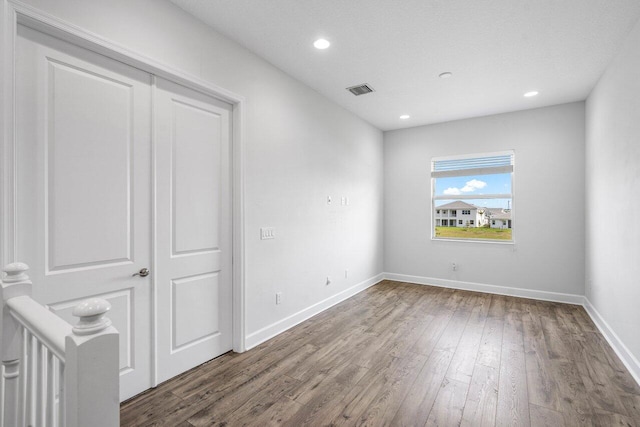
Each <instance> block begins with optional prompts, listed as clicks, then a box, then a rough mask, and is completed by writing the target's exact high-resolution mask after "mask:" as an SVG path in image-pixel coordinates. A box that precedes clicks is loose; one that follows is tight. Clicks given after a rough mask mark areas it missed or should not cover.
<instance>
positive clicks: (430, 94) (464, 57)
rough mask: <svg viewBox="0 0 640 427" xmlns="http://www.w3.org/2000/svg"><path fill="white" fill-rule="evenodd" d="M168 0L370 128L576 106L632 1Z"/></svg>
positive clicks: (632, 13)
mask: <svg viewBox="0 0 640 427" xmlns="http://www.w3.org/2000/svg"><path fill="white" fill-rule="evenodd" d="M171 1H172V2H173V3H175V4H176V5H178V6H179V7H181V8H183V9H184V10H186V11H187V12H189V13H191V14H193V15H194V16H196V17H198V18H199V19H201V20H203V21H204V22H206V23H207V24H209V25H210V26H211V27H213V28H214V29H215V30H217V31H218V32H220V33H222V34H224V35H226V36H227V37H229V38H231V39H233V40H235V41H236V42H238V43H239V44H241V45H243V46H245V47H246V48H248V49H249V50H251V51H253V52H254V53H256V54H258V55H259V56H261V57H263V58H265V59H266V60H267V61H269V62H271V63H272V64H274V65H275V66H277V67H278V68H280V69H282V70H283V71H285V72H286V73H288V74H290V75H291V76H293V77H295V78H297V79H298V80H300V81H302V82H304V83H305V84H307V85H308V86H310V87H312V88H314V89H315V90H317V91H318V92H320V93H322V94H323V95H325V96H326V97H328V98H330V99H332V100H333V101H335V102H336V103H338V104H340V105H342V106H343V107H344V108H346V109H348V110H350V111H352V112H354V113H355V114H357V115H358V116H360V117H362V118H363V119H364V120H366V121H368V122H369V123H371V124H373V125H374V126H376V127H378V128H380V129H382V130H391V129H398V128H404V127H411V126H418V125H423V124H428V123H436V122H443V121H449V120H455V119H461V118H466V117H476V116H483V115H488V114H495V113H501V112H507V111H516V110H523V109H528V108H535V107H542V106H546V105H554V104H560V103H565V102H572V101H580V100H584V99H585V98H586V97H587V96H588V94H589V92H590V91H591V89H592V88H593V86H594V85H595V83H596V82H597V80H598V78H599V77H600V76H601V75H602V73H603V71H604V70H605V68H606V66H607V65H608V64H609V63H610V61H611V60H612V59H613V56H614V55H615V53H616V52H617V50H618V48H619V47H620V46H621V45H622V43H623V42H624V39H625V37H626V36H627V34H628V33H629V32H630V31H631V29H632V28H633V26H634V25H635V23H636V22H637V21H638V19H639V17H640V0H528V1H525V0H485V1H481V0H322V1H321V0H171ZM319 37H323V38H326V39H327V40H329V41H330V42H331V47H330V48H329V49H326V50H322V51H321V50H317V49H315V48H314V47H313V45H312V43H313V41H314V40H315V39H317V38H319ZM445 71H450V72H452V73H453V76H452V77H451V78H449V79H440V78H438V75H439V74H440V73H442V72H445ZM360 83H368V84H369V85H370V86H371V87H373V88H374V89H375V92H373V93H371V94H368V95H363V96H359V97H355V96H354V95H352V94H351V93H349V92H348V91H346V90H345V88H346V87H349V86H354V85H357V84H360ZM529 90H537V91H539V92H540V94H539V95H538V96H537V97H534V98H524V97H523V96H522V95H523V94H524V92H526V91H529ZM401 114H409V115H411V118H410V119H409V120H404V121H403V120H400V119H399V118H398V117H399V116H400V115H401Z"/></svg>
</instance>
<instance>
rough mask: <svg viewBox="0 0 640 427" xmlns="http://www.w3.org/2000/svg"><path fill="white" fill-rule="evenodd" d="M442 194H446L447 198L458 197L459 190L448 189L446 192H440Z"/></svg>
mask: <svg viewBox="0 0 640 427" xmlns="http://www.w3.org/2000/svg"><path fill="white" fill-rule="evenodd" d="M442 194H446V195H449V196H459V195H460V189H459V188H455V187H449V188H447V189H446V190H444V191H443V192H442Z"/></svg>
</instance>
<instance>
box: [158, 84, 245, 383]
mask: <svg viewBox="0 0 640 427" xmlns="http://www.w3.org/2000/svg"><path fill="white" fill-rule="evenodd" d="M154 129H155V150H156V151H155V152H156V154H155V158H156V163H155V175H156V207H155V211H156V226H155V228H156V230H155V232H156V260H157V263H156V265H157V267H156V289H157V305H156V310H157V320H156V325H157V330H156V339H157V347H156V354H157V379H158V381H164V380H166V379H168V378H171V377H172V376H175V375H177V374H179V373H181V372H184V371H186V370H188V369H190V368H192V367H194V366H197V365H199V364H201V363H203V362H205V361H207V360H210V359H212V358H214V357H216V356H219V355H220V354H222V353H225V352H227V351H229V350H231V348H232V339H231V332H232V331H231V325H232V322H231V315H232V314H231V303H232V300H231V192H230V185H231V179H230V160H231V155H230V150H229V149H230V129H231V106H230V105H229V104H226V103H224V102H221V101H219V100H217V99H215V98H212V97H209V96H206V95H203V94H201V93H199V92H195V91H193V90H190V89H187V88H185V87H182V86H179V85H177V84H174V83H171V82H169V81H166V80H163V79H160V78H158V79H157V82H156V90H155V93H154Z"/></svg>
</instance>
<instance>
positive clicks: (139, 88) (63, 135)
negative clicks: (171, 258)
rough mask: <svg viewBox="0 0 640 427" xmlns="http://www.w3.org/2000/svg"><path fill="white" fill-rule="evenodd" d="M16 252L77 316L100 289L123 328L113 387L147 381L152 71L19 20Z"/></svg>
mask: <svg viewBox="0 0 640 427" xmlns="http://www.w3.org/2000/svg"><path fill="white" fill-rule="evenodd" d="M17 53H18V57H17V63H16V79H17V86H16V91H17V92H16V95H17V115H16V121H17V126H16V131H17V141H18V143H17V173H18V175H17V177H18V179H17V195H18V196H17V197H18V204H17V210H18V212H17V220H18V236H17V239H16V244H17V256H16V259H18V260H20V261H24V262H26V263H28V264H29V265H30V266H31V268H32V270H31V272H30V275H31V277H32V279H33V282H34V298H35V299H36V300H38V301H40V302H41V303H43V304H47V305H48V306H49V307H50V309H51V310H52V311H54V312H56V313H58V314H59V315H60V316H62V317H63V318H65V319H67V320H68V321H70V322H73V323H75V322H76V321H77V319H74V318H73V317H72V316H71V309H72V307H73V306H74V305H75V304H76V303H77V302H79V301H80V300H82V299H84V298H87V297H91V296H99V297H101V298H105V299H107V300H108V301H109V302H110V303H111V305H112V309H111V311H110V312H109V315H108V316H109V317H110V318H111V319H112V321H113V324H114V326H115V327H116V328H117V329H118V331H119V332H120V373H121V377H120V379H121V381H120V396H121V398H122V399H126V398H128V397H130V396H133V395H135V394H137V393H139V392H141V391H144V390H146V389H147V388H149V387H150V385H151V370H150V360H151V356H150V348H151V341H150V337H151V335H150V331H151V315H150V314H151V312H150V308H151V305H150V286H151V282H150V276H149V277H140V276H136V277H132V274H134V273H135V272H137V271H139V270H140V269H142V268H144V267H150V261H151V257H150V252H151V250H150V242H151V225H150V224H151V221H150V217H151V197H150V196H151V181H150V180H151V173H150V165H151V141H150V138H151V108H150V104H151V76H150V75H148V74H147V73H144V72H142V71H140V70H137V69H135V68H132V67H129V66H126V65H124V64H122V63H120V62H117V61H113V60H111V59H108V58H106V57H103V56H101V55H98V54H95V53H92V52H90V51H87V50H84V49H82V48H79V47H76V46H74V45H71V44H69V43H66V42H63V41H61V40H58V39H55V38H53V37H50V36H46V35H44V34H42V33H39V32H36V31H34V30H31V29H28V28H25V27H22V26H20V27H19V31H18V40H17Z"/></svg>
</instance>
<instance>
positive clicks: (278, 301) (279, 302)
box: [276, 292, 282, 305]
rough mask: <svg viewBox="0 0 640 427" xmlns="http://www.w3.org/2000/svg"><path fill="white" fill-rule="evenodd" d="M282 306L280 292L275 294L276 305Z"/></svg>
mask: <svg viewBox="0 0 640 427" xmlns="http://www.w3.org/2000/svg"><path fill="white" fill-rule="evenodd" d="M280 304H282V292H276V305H280Z"/></svg>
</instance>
